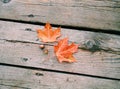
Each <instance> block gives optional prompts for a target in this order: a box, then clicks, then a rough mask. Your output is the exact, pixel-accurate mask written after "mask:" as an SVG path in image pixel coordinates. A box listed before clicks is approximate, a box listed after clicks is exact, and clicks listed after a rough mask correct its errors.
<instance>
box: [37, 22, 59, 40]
mask: <svg viewBox="0 0 120 89" xmlns="http://www.w3.org/2000/svg"><path fill="white" fill-rule="evenodd" d="M60 31H61V28H60V27H59V28H57V29H54V30H53V29H52V26H51V25H50V24H49V23H46V25H45V26H44V29H43V30H41V29H37V33H38V38H39V39H41V40H42V41H43V42H55V41H56V39H57V38H58V37H59V36H60V35H61V34H60Z"/></svg>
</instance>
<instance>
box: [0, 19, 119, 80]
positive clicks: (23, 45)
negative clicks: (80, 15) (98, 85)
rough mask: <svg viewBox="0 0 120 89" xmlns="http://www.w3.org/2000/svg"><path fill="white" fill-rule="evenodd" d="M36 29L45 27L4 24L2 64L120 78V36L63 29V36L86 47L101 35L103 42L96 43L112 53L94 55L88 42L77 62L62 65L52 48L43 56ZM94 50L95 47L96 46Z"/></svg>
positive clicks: (1, 27) (0, 42)
mask: <svg viewBox="0 0 120 89" xmlns="http://www.w3.org/2000/svg"><path fill="white" fill-rule="evenodd" d="M26 28H27V29H26ZM28 28H29V30H28ZM37 28H43V27H42V26H38V25H30V24H21V23H14V22H5V21H1V22H0V62H1V63H8V64H15V65H24V66H32V67H38V68H45V69H52V70H61V71H68V72H74V73H82V74H90V75H98V76H105V77H111V78H118V79H120V72H119V71H120V68H119V67H120V54H119V51H120V50H119V47H120V43H119V42H120V37H119V36H116V35H109V34H103V33H94V32H86V31H85V32H84V31H77V30H74V29H63V28H62V34H63V37H66V36H68V37H69V38H70V41H73V42H77V43H79V44H85V43H86V41H94V39H95V38H97V37H98V36H100V37H102V38H101V40H97V41H98V43H100V44H96V45H98V46H99V45H100V47H101V46H102V47H108V48H109V49H112V50H111V51H110V52H111V53H110V52H106V51H104V50H96V51H95V52H92V51H91V50H90V49H89V48H90V47H91V43H90V44H89V43H87V44H85V45H83V46H85V48H88V49H89V50H82V49H79V51H78V53H76V54H75V55H74V56H75V57H76V59H77V60H78V61H77V62H76V63H73V64H68V63H62V64H60V63H58V61H57V59H56V57H55V55H54V52H53V46H51V45H48V47H49V55H46V54H44V52H43V51H42V50H40V48H39V44H40V43H41V42H39V41H36V39H37V34H36V29H37ZM30 29H31V31H30ZM73 33H74V34H73ZM94 35H95V36H94ZM105 37H106V38H107V39H106V38H105ZM61 38H62V37H61ZM93 43H94V42H93ZM86 45H87V46H86ZM81 47H82V46H81ZM92 48H94V46H93V47H92ZM113 50H114V51H113Z"/></svg>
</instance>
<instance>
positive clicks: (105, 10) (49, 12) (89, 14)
mask: <svg viewBox="0 0 120 89" xmlns="http://www.w3.org/2000/svg"><path fill="white" fill-rule="evenodd" d="M0 18H5V19H14V20H23V21H32V22H33V21H34V22H44V23H45V22H47V21H49V22H50V23H52V24H60V25H70V26H78V27H90V28H98V29H107V30H108V29H112V30H119V29H120V1H119V0H1V1H0Z"/></svg>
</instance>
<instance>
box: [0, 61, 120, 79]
mask: <svg viewBox="0 0 120 89" xmlns="http://www.w3.org/2000/svg"><path fill="white" fill-rule="evenodd" d="M0 66H9V67H17V68H23V69H30V70H40V71H46V72H53V73H61V74H70V75H75V76H76V75H77V76H84V77H91V78H99V79H107V80H114V81H120V79H119V78H111V77H104V76H98V75H90V74H83V73H76V72H69V71H62V70H52V69H45V68H39V67H32V66H23V65H15V64H7V63H0Z"/></svg>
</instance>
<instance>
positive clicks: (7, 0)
mask: <svg viewBox="0 0 120 89" xmlns="http://www.w3.org/2000/svg"><path fill="white" fill-rule="evenodd" d="M1 1H2V2H3V3H9V2H10V1H11V0H1Z"/></svg>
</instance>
